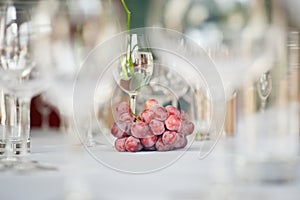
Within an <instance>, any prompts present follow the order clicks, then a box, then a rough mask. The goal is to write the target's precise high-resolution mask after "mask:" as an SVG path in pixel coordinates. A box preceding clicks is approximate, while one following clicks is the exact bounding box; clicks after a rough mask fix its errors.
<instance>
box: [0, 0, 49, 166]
mask: <svg viewBox="0 0 300 200" xmlns="http://www.w3.org/2000/svg"><path fill="white" fill-rule="evenodd" d="M36 3H37V2H30V3H29V2H24V3H22V2H10V1H8V2H7V3H5V4H3V5H2V7H1V10H0V17H1V19H0V21H1V27H0V28H1V33H2V34H1V54H0V56H1V63H0V64H1V67H0V85H1V87H2V89H3V91H4V109H5V111H6V112H5V118H6V119H5V120H4V124H3V134H4V135H5V138H4V139H5V142H6V144H5V153H4V155H5V156H4V158H3V159H2V160H1V161H2V163H4V165H3V166H2V167H3V168H6V167H8V168H9V169H16V170H31V169H36V168H39V167H40V165H39V164H38V163H36V162H35V161H31V160H30V159H28V158H27V153H28V152H29V151H30V149H29V145H28V143H29V141H30V102H31V98H32V97H33V96H35V95H37V94H39V93H41V92H42V91H44V90H45V89H46V88H47V87H48V84H51V81H50V79H49V78H48V76H47V74H48V70H47V69H46V68H44V65H41V64H40V63H38V62H36V59H35V58H36V56H39V55H37V54H36V53H37V52H38V51H35V50H37V47H38V43H35V42H36V40H38V39H39V34H38V32H37V30H38V29H37V27H36V26H35V24H34V23H33V21H32V15H33V10H34V7H35V5H36ZM15 154H21V156H15ZM7 163H10V164H7Z"/></svg>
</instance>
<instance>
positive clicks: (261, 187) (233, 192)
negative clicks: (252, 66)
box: [0, 130, 300, 200]
mask: <svg viewBox="0 0 300 200" xmlns="http://www.w3.org/2000/svg"><path fill="white" fill-rule="evenodd" d="M66 138H68V137H65V136H63V135H62V134H61V133H58V132H51V133H50V132H46V133H45V132H41V131H37V130H35V131H33V134H32V148H31V151H32V152H31V155H30V157H31V159H32V160H37V161H39V162H40V163H42V164H44V165H49V166H55V167H57V169H58V170H55V171H31V172H27V173H17V172H10V171H3V172H0V174H1V175H0V199H3V200H6V199H39V200H41V199H47V200H48V199H49V200H51V199H107V200H116V199H130V200H135V199H137V200H140V199H143V200H145V199H146V200H147V199H151V200H153V199H155V200H160V199H162V200H177V199H178V200H179V199H180V200H181V199H185V200H198V199H205V200H206V199H218V200H219V199H249V200H250V199H251V200H252V199H256V200H258V199H264V200H267V199H272V200H276V199H289V200H293V199H295V200H298V199H299V197H300V190H299V188H300V176H299V175H300V167H299V166H300V165H298V171H297V177H295V181H292V182H289V183H281V184H278V183H276V184H274V183H273V184H266V183H253V182H248V183H246V182H242V181H240V180H239V179H237V178H236V176H235V170H234V160H235V157H236V155H235V153H234V150H233V149H232V148H231V147H230V143H232V140H234V139H228V141H227V142H226V143H227V144H226V146H227V147H228V146H229V147H230V148H224V146H223V145H219V144H218V145H217V146H216V148H215V150H214V151H213V152H212V153H211V154H210V155H209V156H208V157H206V158H205V159H203V160H199V158H198V156H199V147H200V145H201V143H200V142H194V143H193V144H192V146H191V148H189V150H188V151H187V152H185V153H184V154H183V156H182V157H181V158H180V159H179V160H177V161H176V162H174V163H173V164H171V165H170V166H168V167H166V168H164V169H162V170H158V171H155V172H152V173H146V174H128V173H122V172H118V171H116V170H113V169H110V168H108V167H106V166H104V165H103V164H101V163H99V162H98V161H97V160H95V159H94V158H93V157H92V156H91V155H90V154H89V153H88V152H87V151H86V150H85V149H84V148H83V147H82V146H80V145H78V144H77V143H76V142H75V143H74V144H72V145H70V142H68V141H67V140H66ZM103 150H104V151H107V154H108V155H112V156H113V155H116V153H117V152H115V151H114V150H113V149H112V148H111V147H103ZM118 154H121V153H118ZM298 163H299V162H298Z"/></svg>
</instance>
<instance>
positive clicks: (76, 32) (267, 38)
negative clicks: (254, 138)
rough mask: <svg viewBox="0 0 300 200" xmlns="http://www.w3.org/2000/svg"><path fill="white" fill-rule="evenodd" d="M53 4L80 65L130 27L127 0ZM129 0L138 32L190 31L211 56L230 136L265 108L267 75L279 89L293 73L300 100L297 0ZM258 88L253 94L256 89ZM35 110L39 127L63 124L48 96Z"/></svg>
mask: <svg viewBox="0 0 300 200" xmlns="http://www.w3.org/2000/svg"><path fill="white" fill-rule="evenodd" d="M37 2H43V1H37ZM45 2H47V1H45ZM53 2H56V3H57V4H59V5H60V8H59V9H58V11H56V12H57V13H60V15H59V16H63V17H66V19H68V21H69V24H64V18H63V17H61V18H57V19H56V20H57V21H58V22H60V23H59V24H61V27H60V26H57V29H58V30H64V28H65V29H68V31H69V32H70V35H69V36H68V37H70V38H69V39H71V40H72V41H73V45H75V48H73V50H74V49H75V51H76V59H77V61H78V62H77V63H81V62H82V61H83V59H84V57H85V56H86V55H87V54H88V52H89V51H90V50H91V49H92V48H93V47H95V46H96V45H97V44H99V43H101V42H103V41H105V40H107V39H109V38H110V37H111V36H112V35H113V34H116V33H118V32H122V31H125V30H126V13H125V11H124V8H123V6H122V4H121V1H117V0H89V1H83V0H60V1H53ZM126 3H127V5H128V8H129V9H130V10H131V12H132V16H131V28H138V27H148V26H155V27H163V28H168V29H173V30H176V31H179V32H181V33H184V34H185V35H187V36H188V37H190V38H191V39H193V40H194V41H195V42H196V43H198V44H199V45H201V46H202V47H203V48H204V49H205V50H206V51H207V52H208V54H209V55H210V56H211V58H212V59H213V60H214V62H215V64H216V67H217V68H218V70H219V72H220V74H221V76H222V79H223V82H224V85H225V90H226V95H227V100H228V105H227V109H228V112H227V115H228V116H227V118H226V120H227V121H226V124H225V128H226V129H227V132H228V133H229V134H234V132H236V120H237V119H236V118H237V117H236V116H237V115H243V113H242V112H255V111H257V110H259V109H260V107H261V106H260V104H261V97H259V95H258V93H257V91H256V92H255V91H254V88H255V89H256V86H255V85H256V84H257V79H259V78H260V77H261V76H262V75H265V76H266V74H267V75H268V74H271V75H272V76H271V75H270V76H271V77H272V80H273V79H274V80H273V81H272V84H273V85H274V84H277V83H279V82H280V81H282V79H283V78H282V77H285V78H286V77H287V76H292V77H293V78H290V79H289V81H292V83H289V85H290V86H291V85H292V87H293V88H294V90H293V93H294V95H298V88H299V87H298V85H299V79H298V73H299V72H298V67H299V65H298V59H299V51H298V50H297V47H298V45H299V34H298V33H299V27H300V18H299V17H298V15H297V12H298V8H299V6H298V5H297V4H300V3H299V2H298V1H292V0H185V1H182V0H151V1H150V0H127V1H126ZM62 5H63V6H62ZM50 10H51V9H50ZM95 38H96V39H95ZM294 47H296V48H294ZM78 52H79V53H78ZM249 88H250V89H249ZM251 88H252V92H249V90H251ZM283 94H284V92H283ZM198 95H200V97H203V95H204V96H205V91H198ZM297 98H298V97H297ZM200 99H202V100H201V101H202V102H197V103H199V104H201V105H207V102H205V98H200ZM203 99H204V100H203ZM206 107H207V108H206ZM238 107H240V109H237V108H238ZM207 109H209V105H207V106H201V109H200V110H199V112H200V113H201V116H202V118H204V119H205V118H207V116H208V115H207ZM31 110H32V112H31V115H32V120H31V125H32V126H33V127H39V126H41V125H42V124H43V123H44V124H45V123H46V124H47V126H48V125H49V126H51V127H59V126H60V118H61V117H60V115H59V114H58V113H59V112H58V111H57V108H56V106H53V105H51V104H49V103H47V102H45V101H43V98H42V97H40V96H38V97H36V98H34V99H33V103H32V107H31ZM43 118H45V119H44V122H43V123H42V121H43Z"/></svg>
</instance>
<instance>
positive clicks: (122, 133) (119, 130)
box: [110, 122, 127, 138]
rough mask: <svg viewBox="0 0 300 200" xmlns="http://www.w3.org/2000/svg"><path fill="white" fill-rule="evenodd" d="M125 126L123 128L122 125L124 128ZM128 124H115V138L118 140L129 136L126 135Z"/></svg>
mask: <svg viewBox="0 0 300 200" xmlns="http://www.w3.org/2000/svg"><path fill="white" fill-rule="evenodd" d="M124 124H125V127H121V125H122V126H123V125H124ZM126 127H127V125H126V123H125V122H124V123H118V122H115V123H114V124H113V126H112V127H111V130H110V131H111V134H112V135H113V136H115V137H116V138H122V137H126V136H127V133H126Z"/></svg>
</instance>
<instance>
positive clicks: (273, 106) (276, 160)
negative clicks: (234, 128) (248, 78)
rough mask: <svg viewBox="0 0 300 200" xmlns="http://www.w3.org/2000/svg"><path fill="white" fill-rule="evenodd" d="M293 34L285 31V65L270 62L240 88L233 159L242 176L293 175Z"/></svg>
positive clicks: (270, 178) (280, 178)
mask: <svg viewBox="0 0 300 200" xmlns="http://www.w3.org/2000/svg"><path fill="white" fill-rule="evenodd" d="M297 34H298V33H297V32H296V34H295V33H291V32H290V33H289V34H288V37H287V41H288V44H287V51H286V52H287V63H286V65H274V66H273V67H272V68H271V69H270V70H269V71H267V72H265V73H262V74H261V75H260V76H258V77H257V79H256V80H255V82H250V83H248V84H245V87H244V89H243V92H242V98H241V99H242V101H241V110H242V112H241V113H240V118H239V123H238V125H239V126H238V133H239V134H238V137H237V142H238V143H237V155H238V156H237V162H236V164H237V174H238V176H239V177H240V178H241V179H242V180H247V181H259V182H272V183H282V182H290V181H293V180H294V179H295V177H296V172H297V163H298V152H299V99H298V96H299V91H298V90H299V89H298V88H299V86H298V81H299V62H298V59H299V58H298V56H299V54H298V53H299V43H298V39H297V38H298V36H297ZM291 36H292V37H291ZM295 36H296V37H295ZM295 38H296V41H295ZM295 55H297V56H296V57H295ZM295 58H296V59H295Z"/></svg>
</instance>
